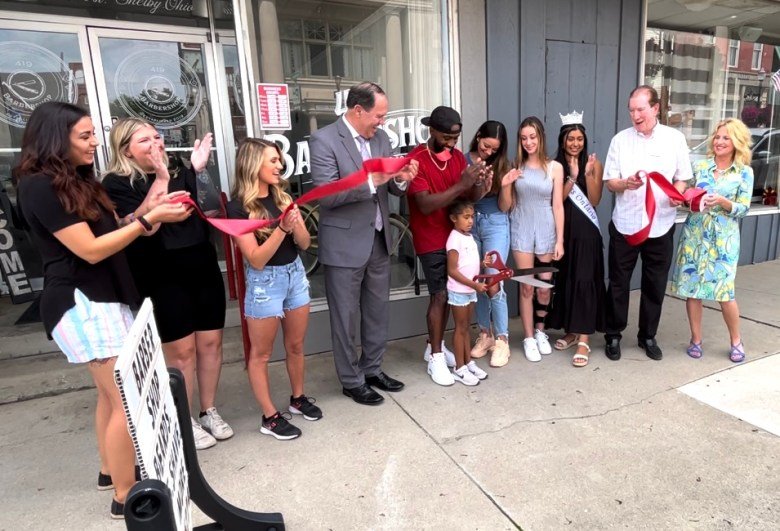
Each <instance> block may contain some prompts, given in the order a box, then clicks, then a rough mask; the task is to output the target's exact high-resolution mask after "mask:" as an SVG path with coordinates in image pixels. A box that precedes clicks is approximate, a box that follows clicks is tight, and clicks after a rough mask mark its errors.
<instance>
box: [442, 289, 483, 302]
mask: <svg viewBox="0 0 780 531" xmlns="http://www.w3.org/2000/svg"><path fill="white" fill-rule="evenodd" d="M472 302H477V292H476V291H472V292H471V293H458V292H457V291H452V290H451V289H448V290H447V303H448V304H449V305H450V306H468V305H469V304H471V303H472Z"/></svg>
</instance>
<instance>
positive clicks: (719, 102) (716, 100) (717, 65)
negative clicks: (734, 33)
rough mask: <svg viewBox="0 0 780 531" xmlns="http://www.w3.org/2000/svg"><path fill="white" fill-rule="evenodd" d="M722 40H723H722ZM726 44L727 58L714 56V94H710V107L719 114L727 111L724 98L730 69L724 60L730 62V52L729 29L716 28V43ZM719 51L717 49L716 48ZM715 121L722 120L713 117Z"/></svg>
mask: <svg viewBox="0 0 780 531" xmlns="http://www.w3.org/2000/svg"><path fill="white" fill-rule="evenodd" d="M721 39H722V40H721ZM719 41H720V42H725V43H726V45H725V49H726V56H725V57H724V56H722V55H721V54H719V53H717V52H715V53H713V54H712V70H710V72H712V85H711V86H712V92H711V93H710V107H711V108H712V109H715V112H718V111H719V110H720V109H723V110H725V106H724V104H723V98H724V96H725V95H726V91H727V90H728V83H727V82H726V73H727V72H728V69H727V68H725V65H724V64H723V63H724V59H725V60H726V61H728V53H729V52H728V50H729V28H728V27H726V26H716V27H715V42H716V43H718V42H719ZM716 49H717V47H716ZM713 118H715V121H716V122H717V121H718V120H720V118H721V117H720V116H713Z"/></svg>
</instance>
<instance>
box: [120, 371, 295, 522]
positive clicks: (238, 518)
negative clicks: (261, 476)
mask: <svg viewBox="0 0 780 531" xmlns="http://www.w3.org/2000/svg"><path fill="white" fill-rule="evenodd" d="M168 373H169V374H170V378H171V379H170V383H171V394H172V395H173V401H174V403H175V404H176V414H177V416H178V417H179V426H180V427H181V434H182V445H183V447H184V461H185V463H186V465H187V474H188V475H189V478H190V482H189V483H190V485H189V487H190V499H191V500H192V501H193V502H194V503H195V505H197V506H198V508H199V509H200V510H201V511H203V512H204V513H205V514H206V515H207V516H208V517H210V518H212V519H213V520H214V522H213V523H211V524H206V525H202V526H198V527H196V528H195V529H196V530H199V531H206V530H212V529H213V530H219V529H228V530H231V531H233V530H237V531H244V530H250V529H251V530H258V531H283V530H284V529H285V527H284V518H282V514H281V513H253V512H251V511H246V510H244V509H239V508H238V507H235V506H233V505H231V504H229V503H228V502H226V501H225V500H223V499H222V498H221V497H220V496H219V495H218V494H217V493H216V492H214V490H213V489H212V488H211V486H210V485H209V484H208V482H207V481H206V479H205V478H204V477H203V473H202V472H201V470H200V465H199V464H198V454H197V450H195V439H194V437H193V435H192V430H191V429H189V427H190V406H189V404H188V402H187V392H186V389H185V385H184V376H183V375H182V373H181V371H179V370H178V369H173V368H169V369H168ZM125 523H126V524H127V529H128V531H148V530H155V531H158V530H159V531H162V530H168V529H174V528H175V520H174V517H173V502H172V500H171V495H170V491H169V489H168V487H167V486H166V485H165V483H163V482H162V481H159V480H156V479H145V480H143V481H139V482H138V483H136V484H135V485H134V486H133V488H132V489H130V493H129V494H128V496H127V500H126V502H125Z"/></svg>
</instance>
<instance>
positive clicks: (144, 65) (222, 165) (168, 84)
mask: <svg viewBox="0 0 780 531" xmlns="http://www.w3.org/2000/svg"><path fill="white" fill-rule="evenodd" d="M87 33H88V36H89V44H90V49H91V52H92V61H93V64H94V70H95V79H96V81H97V87H98V102H99V106H100V115H101V118H102V122H103V124H104V125H103V138H104V145H108V140H109V133H110V131H111V124H113V123H114V122H116V121H117V120H118V119H120V118H124V117H129V116H132V117H137V118H141V119H143V120H146V121H148V122H150V123H151V124H152V125H154V126H155V127H156V128H157V130H158V131H159V132H160V133H161V134H162V136H163V138H164V141H165V147H166V150H167V151H168V153H169V155H172V156H173V158H174V159H175V162H176V163H178V164H183V165H187V166H188V165H189V156H190V154H191V152H192V149H193V146H194V142H195V140H196V139H199V138H202V137H203V135H205V134H206V133H208V132H212V133H213V134H214V147H213V148H212V152H213V156H212V158H211V161H210V162H209V166H208V169H209V174H210V175H211V179H212V181H213V183H214V185H215V186H216V187H217V188H218V189H219V190H224V191H226V192H227V191H228V189H229V184H228V181H229V180H228V162H230V161H232V157H229V158H228V157H226V156H225V148H226V145H225V136H224V128H223V127H222V124H221V122H220V120H219V119H218V118H217V117H218V116H219V114H218V113H217V111H219V110H220V108H219V107H220V106H219V104H218V98H217V97H216V95H217V81H216V78H217V76H216V72H217V68H216V66H215V64H214V55H213V53H212V49H211V44H210V43H209V42H208V40H207V38H206V36H205V34H203V33H199V34H183V33H157V32H154V33H152V32H141V31H128V30H117V29H110V28H88V29H87ZM230 148H231V149H232V146H230Z"/></svg>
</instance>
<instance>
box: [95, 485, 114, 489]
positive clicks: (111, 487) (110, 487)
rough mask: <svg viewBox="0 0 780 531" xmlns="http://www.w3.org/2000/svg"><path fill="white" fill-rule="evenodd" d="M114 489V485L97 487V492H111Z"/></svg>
mask: <svg viewBox="0 0 780 531" xmlns="http://www.w3.org/2000/svg"><path fill="white" fill-rule="evenodd" d="M113 488H114V485H98V487H97V490H111V489H113Z"/></svg>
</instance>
